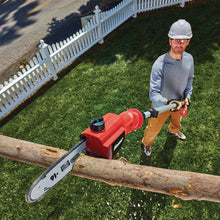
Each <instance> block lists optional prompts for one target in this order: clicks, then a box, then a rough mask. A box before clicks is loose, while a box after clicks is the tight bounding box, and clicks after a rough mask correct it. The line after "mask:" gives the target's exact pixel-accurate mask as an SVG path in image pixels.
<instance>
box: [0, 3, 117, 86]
mask: <svg viewBox="0 0 220 220" xmlns="http://www.w3.org/2000/svg"><path fill="white" fill-rule="evenodd" d="M53 1H54V2H53ZM53 1H51V2H50V4H51V3H52V2H53V3H54V4H52V5H49V4H48V5H49V6H50V8H49V6H48V5H46V6H44V7H42V8H41V9H42V10H39V11H36V12H34V13H33V14H31V15H30V16H28V19H26V20H25V19H23V20H22V19H19V17H21V16H22V15H23V16H24V15H26V14H27V12H29V11H30V6H31V8H37V7H39V6H37V5H34V6H33V5H31V4H34V3H33V2H31V3H30V1H26V2H25V3H24V4H23V5H22V7H21V3H19V2H20V1H16V2H12V4H13V5H10V7H9V4H10V1H9V0H3V1H2V0H1V1H0V8H1V14H0V33H1V34H0V84H3V83H4V81H8V79H9V78H10V77H13V76H14V75H15V74H17V72H18V71H20V67H21V66H23V65H26V64H27V63H28V61H30V60H31V59H32V58H33V56H34V55H35V54H36V53H37V52H38V51H39V48H38V46H39V44H40V40H41V39H43V40H44V41H45V43H47V44H52V43H56V42H59V41H61V40H65V39H66V38H67V37H69V36H71V35H73V34H74V33H76V32H77V31H78V30H80V29H81V27H82V26H81V17H83V16H86V15H88V14H92V13H93V10H94V8H95V6H96V5H98V6H99V7H100V8H101V9H102V10H109V9H110V8H111V7H114V6H115V5H117V4H118V3H119V2H120V0H89V1H87V0H76V1H74V2H75V4H74V3H72V2H73V1H72V2H69V1H70V0H65V1H62V4H63V5H64V4H65V5H66V7H64V6H63V7H64V8H63V10H64V9H65V10H64V11H65V15H64V16H63V17H62V18H61V19H59V18H57V17H59V15H58V14H57V10H55V6H56V7H58V3H56V0H53ZM70 6H71V8H70ZM15 7H17V8H15ZM10 8H11V10H10ZM21 8H22V10H21ZM48 8H49V9H48ZM58 9H59V13H60V14H62V13H63V12H62V11H61V10H62V8H58ZM48 11H50V14H51V16H50V21H49V23H47V22H44V23H43V22H42V21H40V20H42V18H41V17H43V16H45V19H46V18H47V13H48ZM51 18H52V19H51ZM8 21H10V25H12V26H11V27H10V29H9V28H8V27H9V25H7V22H8ZM44 24H45V25H44Z"/></svg>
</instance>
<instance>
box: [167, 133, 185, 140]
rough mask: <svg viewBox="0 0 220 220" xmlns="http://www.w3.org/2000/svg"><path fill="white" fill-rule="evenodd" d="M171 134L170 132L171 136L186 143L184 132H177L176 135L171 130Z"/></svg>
mask: <svg viewBox="0 0 220 220" xmlns="http://www.w3.org/2000/svg"><path fill="white" fill-rule="evenodd" d="M169 132H170V133H171V134H173V135H175V137H176V138H178V139H180V140H182V141H185V140H186V136H185V135H184V134H183V133H182V132H180V131H177V132H176V133H174V132H171V131H170V130H169Z"/></svg>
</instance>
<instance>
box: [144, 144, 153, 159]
mask: <svg viewBox="0 0 220 220" xmlns="http://www.w3.org/2000/svg"><path fill="white" fill-rule="evenodd" d="M144 153H145V155H146V157H149V158H150V157H151V146H149V147H148V146H145V145H144Z"/></svg>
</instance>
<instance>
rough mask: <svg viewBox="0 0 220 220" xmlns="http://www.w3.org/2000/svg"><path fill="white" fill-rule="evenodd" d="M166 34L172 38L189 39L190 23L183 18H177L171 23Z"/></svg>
mask: <svg viewBox="0 0 220 220" xmlns="http://www.w3.org/2000/svg"><path fill="white" fill-rule="evenodd" d="M168 36H169V38H172V39H190V38H191V37H192V29H191V25H190V24H189V22H187V21H186V20H185V19H179V20H178V21H176V22H174V23H173V24H172V25H171V27H170V31H169V33H168Z"/></svg>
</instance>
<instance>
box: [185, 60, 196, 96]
mask: <svg viewBox="0 0 220 220" xmlns="http://www.w3.org/2000/svg"><path fill="white" fill-rule="evenodd" d="M193 78H194V62H193V61H192V67H191V70H190V74H189V79H188V83H187V86H186V89H185V91H184V98H188V99H189V100H190V96H191V94H192V89H193V87H192V84H193Z"/></svg>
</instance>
